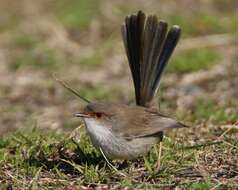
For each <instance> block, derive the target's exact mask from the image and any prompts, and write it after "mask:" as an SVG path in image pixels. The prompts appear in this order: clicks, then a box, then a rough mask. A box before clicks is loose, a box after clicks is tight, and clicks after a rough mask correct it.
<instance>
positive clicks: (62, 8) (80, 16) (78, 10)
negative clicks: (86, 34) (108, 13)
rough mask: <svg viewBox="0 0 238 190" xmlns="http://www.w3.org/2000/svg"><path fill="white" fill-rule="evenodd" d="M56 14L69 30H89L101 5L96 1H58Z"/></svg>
mask: <svg viewBox="0 0 238 190" xmlns="http://www.w3.org/2000/svg"><path fill="white" fill-rule="evenodd" d="M55 3H56V7H57V9H56V13H57V15H58V17H59V19H60V20H61V21H62V23H63V24H64V26H65V27H66V28H68V29H69V30H78V29H85V28H87V27H88V26H89V25H90V23H91V21H92V20H93V18H94V17H95V16H96V15H97V13H98V9H99V5H98V1H96V0H88V1H85V0H71V1H70V3H69V2H68V1H67V0H60V1H56V2H55Z"/></svg>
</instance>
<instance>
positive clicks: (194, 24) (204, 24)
mask: <svg viewBox="0 0 238 190" xmlns="http://www.w3.org/2000/svg"><path fill="white" fill-rule="evenodd" d="M166 20H168V21H169V23H170V24H173V25H174V24H176V25H179V26H180V27H181V28H182V35H183V37H188V36H197V35H205V34H217V33H237V31H238V27H237V22H238V16H233V17H230V16H224V15H216V16H214V15H210V14H209V15H208V14H204V13H198V14H193V15H186V16H185V15H178V14H176V15H174V14H171V15H170V16H168V15H166Z"/></svg>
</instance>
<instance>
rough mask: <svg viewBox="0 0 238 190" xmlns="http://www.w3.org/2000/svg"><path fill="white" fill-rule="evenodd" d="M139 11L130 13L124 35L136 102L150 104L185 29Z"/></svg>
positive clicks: (123, 26) (123, 27)
mask: <svg viewBox="0 0 238 190" xmlns="http://www.w3.org/2000/svg"><path fill="white" fill-rule="evenodd" d="M167 28H168V25H167V23H166V22H163V21H159V22H158V19H157V17H156V16H153V15H152V16H148V18H147V19H146V16H145V14H144V13H143V12H142V11H139V12H138V13H137V15H130V16H127V17H126V19H125V22H124V24H123V25H122V38H123V41H124V45H125V49H126V53H127V58H128V61H129V65H130V69H131V73H132V78H133V82H134V87H135V96H136V104H137V105H141V106H146V107H148V106H150V103H151V101H152V99H153V97H154V95H155V93H156V91H157V90H158V87H159V81H160V79H161V75H162V73H163V71H164V69H165V66H166V65H167V63H168V60H169V58H170V57H171V55H172V53H173V50H174V48H175V46H176V45H177V42H178V40H179V37H180V33H181V30H180V28H179V27H178V26H172V27H171V29H170V30H169V31H168V32H167Z"/></svg>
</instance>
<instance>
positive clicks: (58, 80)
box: [52, 74, 90, 103]
mask: <svg viewBox="0 0 238 190" xmlns="http://www.w3.org/2000/svg"><path fill="white" fill-rule="evenodd" d="M52 76H53V77H54V79H55V80H56V81H57V82H59V83H60V84H61V85H62V86H63V87H64V88H66V89H67V90H69V91H70V92H72V93H73V94H74V95H76V96H77V97H79V98H80V99H82V100H83V101H85V102H87V103H90V101H89V100H87V99H86V98H84V97H83V96H81V95H80V94H79V93H78V92H77V91H76V90H75V89H73V88H71V87H70V86H69V85H68V84H67V83H66V82H64V81H62V80H60V79H59V78H58V77H56V75H55V74H52Z"/></svg>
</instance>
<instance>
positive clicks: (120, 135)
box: [75, 11, 185, 159]
mask: <svg viewBox="0 0 238 190" xmlns="http://www.w3.org/2000/svg"><path fill="white" fill-rule="evenodd" d="M167 30H168V25H167V23H166V22H164V21H158V19H157V17H156V16H154V15H152V16H148V17H147V18H146V16H145V14H144V13H143V12H142V11H139V12H138V13H137V14H136V15H129V16H127V17H126V18H125V22H124V23H123V25H122V27H121V31H122V37H123V41H124V46H125V49H126V53H127V58H128V61H129V66H130V70H131V74H132V79H133V83H134V89H135V98H136V105H125V104H121V103H107V102H93V103H91V102H89V103H88V105H86V107H85V108H84V111H83V112H80V113H76V114H75V116H76V117H81V118H82V120H83V121H84V123H85V126H86V130H87V132H88V134H89V136H90V138H91V141H92V143H93V145H94V146H95V147H96V148H100V149H101V150H102V151H103V152H104V153H105V155H106V156H107V157H109V158H111V159H134V158H136V157H138V156H140V155H143V154H145V153H146V152H147V151H148V150H149V149H150V148H151V146H152V145H153V144H155V143H158V142H160V141H162V137H163V131H165V130H168V129H172V128H180V127H184V126H185V125H183V124H182V123H180V122H178V121H176V120H174V119H172V118H169V117H167V116H165V115H163V114H161V113H159V112H158V111H157V110H155V109H153V108H151V104H152V100H153V97H154V96H155V94H156V92H157V90H158V87H159V81H160V79H161V75H162V73H163V71H164V69H165V66H166V65H167V63H168V60H169V58H170V56H171V55H172V52H173V50H174V48H175V46H176V45H177V42H178V40H179V37H180V33H181V30H180V28H179V27H178V26H176V25H175V26H172V27H171V28H170V29H169V31H167Z"/></svg>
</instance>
